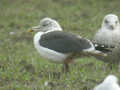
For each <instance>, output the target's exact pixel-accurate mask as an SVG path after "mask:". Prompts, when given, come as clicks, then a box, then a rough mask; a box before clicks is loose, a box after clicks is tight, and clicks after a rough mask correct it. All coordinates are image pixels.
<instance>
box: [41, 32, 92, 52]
mask: <svg viewBox="0 0 120 90" xmlns="http://www.w3.org/2000/svg"><path fill="white" fill-rule="evenodd" d="M39 42H40V45H41V46H43V47H46V48H48V49H52V50H54V51H57V52H61V53H71V52H80V51H82V50H83V49H88V48H90V47H91V44H90V43H89V41H88V40H86V39H81V38H78V36H76V35H74V34H72V33H68V32H62V31H53V32H49V33H46V34H44V35H42V36H41V39H40V41H39Z"/></svg>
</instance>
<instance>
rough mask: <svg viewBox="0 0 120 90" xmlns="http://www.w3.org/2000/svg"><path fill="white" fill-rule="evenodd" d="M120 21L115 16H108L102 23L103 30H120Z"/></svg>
mask: <svg viewBox="0 0 120 90" xmlns="http://www.w3.org/2000/svg"><path fill="white" fill-rule="evenodd" d="M119 25H120V24H119V19H118V16H116V15H115V14H108V15H106V16H105V17H104V19H103V22H102V28H105V29H107V30H116V29H117V28H119V27H120V26H119Z"/></svg>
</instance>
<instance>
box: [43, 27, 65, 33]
mask: <svg viewBox="0 0 120 90" xmlns="http://www.w3.org/2000/svg"><path fill="white" fill-rule="evenodd" d="M53 31H63V30H62V28H61V27H51V28H48V30H47V31H46V32H45V33H48V32H53Z"/></svg>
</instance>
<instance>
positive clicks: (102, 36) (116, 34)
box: [94, 30, 120, 46]
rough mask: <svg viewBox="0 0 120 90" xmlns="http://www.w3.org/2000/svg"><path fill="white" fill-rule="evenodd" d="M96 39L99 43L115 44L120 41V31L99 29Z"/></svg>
mask: <svg viewBox="0 0 120 90" xmlns="http://www.w3.org/2000/svg"><path fill="white" fill-rule="evenodd" d="M94 40H95V41H96V42H97V43H99V44H105V45H108V46H115V45H116V44H118V42H119V41H120V31H119V30H115V31H108V30H99V31H98V33H96V35H95V37H94Z"/></svg>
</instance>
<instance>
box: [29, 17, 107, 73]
mask: <svg viewBox="0 0 120 90" xmlns="http://www.w3.org/2000/svg"><path fill="white" fill-rule="evenodd" d="M33 31H35V32H37V33H36V34H35V36H34V40H33V41H34V46H35V48H36V50H37V51H38V52H39V54H40V56H41V57H43V58H45V59H46V60H48V61H51V62H54V63H60V64H64V71H66V72H68V71H69V65H68V64H69V63H70V62H71V61H73V59H75V58H78V57H84V56H91V55H100V56H101V55H103V56H104V55H105V54H104V53H102V52H100V51H98V50H95V47H94V45H93V44H92V42H91V41H90V40H88V39H85V38H82V37H80V36H79V35H76V34H73V33H70V32H64V31H63V29H62V28H61V26H60V25H59V23H58V22H57V21H56V20H54V19H51V18H48V17H46V18H43V19H42V20H40V24H39V25H38V26H34V27H32V28H31V29H30V30H29V32H33Z"/></svg>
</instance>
